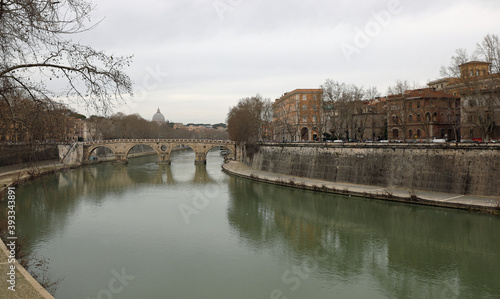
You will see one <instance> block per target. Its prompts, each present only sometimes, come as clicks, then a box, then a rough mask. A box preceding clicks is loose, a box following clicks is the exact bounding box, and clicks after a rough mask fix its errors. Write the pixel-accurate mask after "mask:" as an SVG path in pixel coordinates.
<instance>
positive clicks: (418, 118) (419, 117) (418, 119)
mask: <svg viewBox="0 0 500 299" xmlns="http://www.w3.org/2000/svg"><path fill="white" fill-rule="evenodd" d="M417 121H418V122H420V121H422V117H421V116H420V114H417Z"/></svg>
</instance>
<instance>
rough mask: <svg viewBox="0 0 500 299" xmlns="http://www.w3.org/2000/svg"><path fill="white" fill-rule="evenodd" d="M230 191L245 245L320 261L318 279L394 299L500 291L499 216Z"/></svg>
mask: <svg viewBox="0 0 500 299" xmlns="http://www.w3.org/2000/svg"><path fill="white" fill-rule="evenodd" d="M229 189H230V192H231V197H230V203H229V208H228V212H227V213H228V215H227V216H228V220H229V223H230V224H231V226H232V227H233V228H235V230H236V231H237V232H238V233H239V235H240V238H241V239H242V240H245V241H246V242H247V243H248V244H249V245H250V246H253V247H269V246H272V247H275V248H280V249H281V250H282V251H285V252H286V254H289V255H292V256H294V258H295V259H296V260H297V262H296V263H297V264H299V265H300V264H301V263H303V262H304V263H306V262H307V263H311V261H317V262H318V269H317V271H316V272H315V275H319V276H321V277H322V279H323V280H324V281H331V282H332V283H334V282H336V281H337V282H338V281H343V282H346V283H352V282H360V281H363V280H366V279H369V280H370V281H373V282H374V283H375V284H376V285H377V289H379V290H380V291H381V295H382V296H383V297H391V298H406V297H413V298H414V297H415V294H418V295H417V296H416V297H417V298H443V297H448V296H450V295H451V298H458V297H459V296H464V297H481V298H486V297H488V296H490V297H493V296H496V295H497V294H500V282H499V281H498V277H499V275H500V268H499V264H498V257H499V255H498V248H500V247H499V246H500V235H499V234H496V233H494V229H495V228H498V227H500V226H499V225H500V221H499V219H498V217H490V216H482V215H475V214H470V213H467V212H462V211H454V210H446V209H436V208H430V207H429V208H428V207H420V206H411V205H404V204H394V203H388V202H382V201H373V200H365V199H358V198H346V197H343V196H335V195H329V194H317V193H313V192H305V191H301V190H295V189H288V188H282V187H276V186H271V185H267V184H257V183H254V182H251V181H248V180H241V179H237V178H231V179H230V180H229ZM321 251H323V252H325V253H326V254H327V256H328V258H327V259H321V260H320V258H319V257H318V254H319V252H321ZM322 256H323V255H322ZM292 286H293V284H292ZM448 298H449V297H448Z"/></svg>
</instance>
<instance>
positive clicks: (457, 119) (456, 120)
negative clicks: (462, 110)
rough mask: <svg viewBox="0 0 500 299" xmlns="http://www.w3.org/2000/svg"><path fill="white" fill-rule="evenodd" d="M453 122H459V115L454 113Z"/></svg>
mask: <svg viewBox="0 0 500 299" xmlns="http://www.w3.org/2000/svg"><path fill="white" fill-rule="evenodd" d="M455 122H457V123H459V122H460V115H458V114H455Z"/></svg>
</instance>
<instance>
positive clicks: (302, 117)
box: [273, 89, 326, 141]
mask: <svg viewBox="0 0 500 299" xmlns="http://www.w3.org/2000/svg"><path fill="white" fill-rule="evenodd" d="M322 96H323V90H322V89H295V90H293V91H291V92H287V93H285V94H284V95H283V96H282V97H281V98H279V99H277V100H275V102H274V103H273V112H274V128H273V129H274V138H273V139H274V140H276V141H311V140H318V139H321V138H322V136H321V135H322V133H323V132H326V120H325V119H324V115H323V108H322V105H321V103H322Z"/></svg>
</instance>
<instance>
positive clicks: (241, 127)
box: [227, 95, 264, 144]
mask: <svg viewBox="0 0 500 299" xmlns="http://www.w3.org/2000/svg"><path fill="white" fill-rule="evenodd" d="M263 107H264V100H263V99H262V97H261V96H260V95H256V96H253V97H250V98H244V99H240V100H239V102H238V104H237V105H236V106H234V107H231V108H230V109H229V113H228V115H227V127H228V133H229V138H230V139H231V140H234V141H236V142H238V143H243V142H245V143H252V144H253V143H256V142H257V141H259V140H261V138H262V124H263V120H262V115H263Z"/></svg>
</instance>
